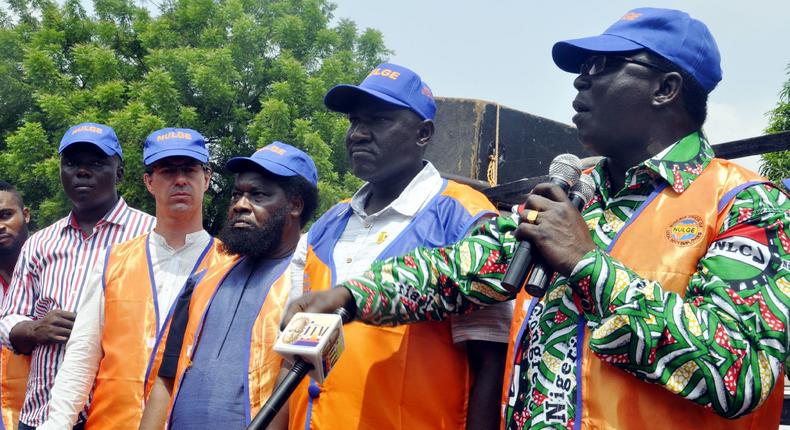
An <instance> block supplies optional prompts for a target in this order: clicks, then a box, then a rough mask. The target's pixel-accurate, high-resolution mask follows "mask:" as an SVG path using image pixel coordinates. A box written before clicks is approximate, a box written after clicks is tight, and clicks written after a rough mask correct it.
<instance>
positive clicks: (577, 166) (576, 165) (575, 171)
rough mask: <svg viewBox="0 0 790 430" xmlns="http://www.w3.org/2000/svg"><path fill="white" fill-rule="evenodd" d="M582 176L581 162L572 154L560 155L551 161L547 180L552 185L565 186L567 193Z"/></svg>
mask: <svg viewBox="0 0 790 430" xmlns="http://www.w3.org/2000/svg"><path fill="white" fill-rule="evenodd" d="M581 174H582V162H581V160H579V157H577V156H575V155H573V154H560V155H558V156H556V157H554V159H553V160H551V164H550V165H549V180H550V181H551V182H554V183H558V182H562V183H565V184H566V185H567V187H566V188H565V190H566V191H567V190H568V188H570V187H571V186H572V185H573V184H575V183H576V181H578V180H579V176H580V175H581Z"/></svg>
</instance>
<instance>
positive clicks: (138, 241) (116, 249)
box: [110, 233, 148, 254]
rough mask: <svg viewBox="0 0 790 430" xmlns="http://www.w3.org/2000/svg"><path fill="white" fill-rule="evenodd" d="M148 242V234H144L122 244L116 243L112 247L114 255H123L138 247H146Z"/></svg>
mask: <svg viewBox="0 0 790 430" xmlns="http://www.w3.org/2000/svg"><path fill="white" fill-rule="evenodd" d="M147 240H148V233H146V234H142V235H140V236H137V237H135V238H133V239H129V240H126V241H123V242H121V243H115V244H112V245H110V246H111V247H112V251H111V253H112V254H118V253H123V252H126V251H129V250H132V249H135V248H137V247H138V246H145V242H146V241H147Z"/></svg>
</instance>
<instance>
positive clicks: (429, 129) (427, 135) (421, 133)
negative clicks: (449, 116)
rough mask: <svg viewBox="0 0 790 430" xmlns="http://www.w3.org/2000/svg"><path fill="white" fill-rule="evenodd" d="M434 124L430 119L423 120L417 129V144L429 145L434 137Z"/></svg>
mask: <svg viewBox="0 0 790 430" xmlns="http://www.w3.org/2000/svg"><path fill="white" fill-rule="evenodd" d="M433 132H434V125H433V121H431V120H430V119H426V120H423V121H422V122H421V123H420V126H419V128H418V129H417V145H418V146H427V145H428V142H430V140H431V138H432V137H433Z"/></svg>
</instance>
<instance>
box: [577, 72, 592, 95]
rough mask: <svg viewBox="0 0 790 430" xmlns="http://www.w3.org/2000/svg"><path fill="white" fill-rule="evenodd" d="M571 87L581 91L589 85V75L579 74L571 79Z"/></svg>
mask: <svg viewBox="0 0 790 430" xmlns="http://www.w3.org/2000/svg"><path fill="white" fill-rule="evenodd" d="M573 87H574V88H576V89H577V90H579V91H581V90H582V89H585V88H589V87H590V75H587V74H581V75H579V76H577V77H576V79H574V80H573Z"/></svg>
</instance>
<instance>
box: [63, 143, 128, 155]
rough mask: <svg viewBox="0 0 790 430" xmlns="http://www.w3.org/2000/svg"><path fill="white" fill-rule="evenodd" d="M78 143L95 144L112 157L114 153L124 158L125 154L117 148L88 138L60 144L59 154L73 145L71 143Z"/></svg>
mask: <svg viewBox="0 0 790 430" xmlns="http://www.w3.org/2000/svg"><path fill="white" fill-rule="evenodd" d="M76 143H88V144H91V145H93V146H95V147H97V148H99V149H101V151H102V152H103V153H104V154H105V155H107V156H108V157H112V156H113V155H117V156H119V157H121V158H123V156H122V155H121V154H119V153H117V152H115V150H114V149H112V148H109V147H107V146H105V145H102V144H100V143H96V142H88V141H87V140H79V141H74V142H69V143H67V144H65V145H61V146H60V148H59V149H58V154H62V153H63V151H65V150H66V148H68V147H69V146H71V145H74V144H76Z"/></svg>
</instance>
